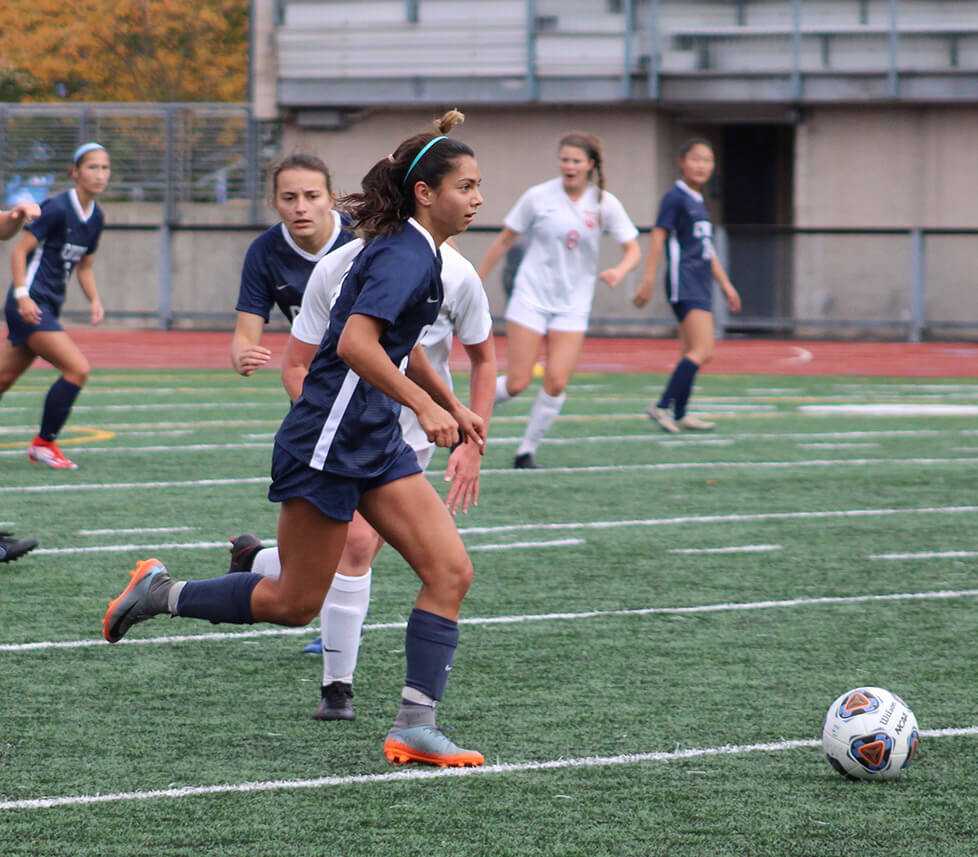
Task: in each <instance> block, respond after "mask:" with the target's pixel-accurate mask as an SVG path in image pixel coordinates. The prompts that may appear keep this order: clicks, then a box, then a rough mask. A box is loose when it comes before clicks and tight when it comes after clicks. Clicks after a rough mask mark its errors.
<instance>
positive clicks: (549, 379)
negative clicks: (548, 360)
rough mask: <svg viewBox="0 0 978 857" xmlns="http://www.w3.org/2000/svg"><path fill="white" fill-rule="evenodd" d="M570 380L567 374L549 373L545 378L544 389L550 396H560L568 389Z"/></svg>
mask: <svg viewBox="0 0 978 857" xmlns="http://www.w3.org/2000/svg"><path fill="white" fill-rule="evenodd" d="M569 382H570V379H569V378H568V377H567V376H566V375H547V376H546V377H545V378H544V379H543V389H544V392H545V393H546V394H547V395H548V396H559V395H560V394H561V393H563V392H564V390H566V389H567V384H568V383H569Z"/></svg>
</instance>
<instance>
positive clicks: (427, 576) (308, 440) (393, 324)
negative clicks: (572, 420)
mask: <svg viewBox="0 0 978 857" xmlns="http://www.w3.org/2000/svg"><path fill="white" fill-rule="evenodd" d="M462 118H463V117H462V115H461V114H460V113H458V112H457V111H450V112H448V113H446V114H445V115H444V116H442V117H441V119H440V120H439V122H438V128H439V131H440V132H441V133H439V134H438V135H437V136H436V135H433V134H430V133H426V134H419V135H416V136H414V137H410V138H409V139H407V140H405V141H403V142H402V143H401V144H400V145H399V146H398V147H397V148H396V149H395V150H394V153H393V154H392V155H390V156H388V157H386V158H384V159H383V160H381V161H379V162H378V163H376V164H375V165H374V166H373V167H372V168H371V169H370V171H369V172H368V173H367V175H366V176H365V177H364V179H363V182H362V185H363V190H362V192H361V193H358V194H353V195H351V196H349V197H347V198H346V199H345V200H344V201H343V202H344V205H345V206H346V208H347V210H348V211H349V212H350V215H351V219H352V221H353V223H354V225H355V226H356V228H357V229H358V231H359V232H360V234H362V235H363V236H364V238H365V239H366V240H367V246H366V247H365V248H364V250H363V252H361V253H360V255H359V256H357V258H356V260H355V261H354V263H353V265H352V266H351V267H350V270H349V271H348V273H347V275H346V277H345V279H344V281H343V287H342V290H341V291H340V294H339V297H338V298H337V300H336V303H335V304H334V305H333V308H332V311H331V313H330V325H329V332H328V334H327V336H326V339H325V340H324V342H323V344H322V347H321V348H320V349H319V351H318V352H317V354H316V357H315V359H314V360H313V361H312V364H311V365H310V367H309V374H308V375H307V376H306V378H305V381H304V383H303V388H302V395H301V396H300V397H299V400H298V401H297V402H296V403H295V404H294V405H293V407H292V409H291V410H290V411H289V413H288V415H287V416H286V418H285V420H284V421H283V423H282V426H281V428H280V429H279V431H278V434H277V435H276V442H275V452H274V455H273V459H272V485H271V487H270V489H269V498H270V499H271V500H273V501H275V502H281V503H282V511H281V513H280V516H279V527H278V548H279V553H280V556H281V560H282V574H281V576H280V577H278V578H277V579H272V578H267V577H262V576H261V575H259V574H254V573H243V574H224V575H221V576H219V577H216V578H212V579H209V580H190V581H186V582H182V581H181V582H178V581H175V580H173V579H172V578H171V577H170V575H169V573H168V572H167V570H166V568H165V567H164V566H163V564H162V563H160V562H159V560H155V559H149V560H144V561H142V562H140V563H138V564H137V565H136V567H135V568H134V569H133V571H132V573H131V577H130V581H129V585H128V586H127V587H126V588H125V590H123V592H122V593H121V594H120V595H119V596H118V597H116V598H114V599H113V600H112V601H111V602H110V604H109V606H108V609H107V610H106V612H105V615H104V617H103V620H102V633H103V636H104V637H105V639H107V640H108V641H109V642H117V641H118V640H120V639H121V638H122V637H123V635H124V634H125V633H126V631H128V630H129V628H130V627H131V626H132V625H133V624H134V623H136V622H140V621H143V620H144V619H148V618H150V617H151V616H154V615H157V614H160V613H169V614H171V615H174V616H188V617H194V618H200V619H208V620H210V621H214V622H234V623H251V622H275V623H278V624H282V625H293V626H295V625H300V626H301V625H305V624H307V623H308V622H309V621H310V620H311V619H312V618H313V617H314V616H315V615H316V614H317V613H318V612H319V609H320V607H321V606H322V603H323V598H324V597H325V595H326V592H327V590H328V589H329V586H330V583H331V580H332V577H333V573H334V572H335V570H336V567H337V565H338V563H339V559H340V555H341V554H342V552H343V547H344V545H345V543H346V535H347V529H348V526H349V521H350V519H351V518H352V517H353V512H354V511H355V510H359V511H360V513H361V514H362V515H363V516H364V518H366V520H367V521H368V523H370V525H371V526H372V527H373V528H374V529H375V530H377V532H378V533H379V534H380V536H381V538H383V539H384V540H385V541H387V542H389V543H390V544H391V545H393V547H394V548H395V549H396V550H397V551H398V552H399V553H400V554H401V555H402V556H403V557H404V558H405V559H406V560H407V561H408V563H409V564H410V565H411V567H412V568H413V569H414V570H415V572H416V573H417V574H418V576H419V577H420V578H421V590H420V592H419V593H418V597H417V600H416V602H415V607H414V610H413V611H412V612H411V616H410V618H409V620H408V627H407V633H406V637H405V652H406V656H407V676H406V680H405V684H404V689H403V690H402V692H401V705H400V709H399V710H398V714H397V718H396V719H395V721H394V726H393V728H392V729H391V731H390V732H389V733H388V735H387V739H386V740H385V743H384V755H385V756H386V758H387V759H388V760H389V761H390V762H392V763H395V764H398V763H404V762H409V761H418V762H426V763H429V764H435V765H442V766H444V765H452V766H461V765H481V764H483V761H484V760H483V756H482V754H481V753H478V752H475V751H473V750H464V749H462V748H460V747H457V746H456V745H455V744H454V743H452V742H451V741H450V740H449V739H448V738H447V737H445V735H444V734H443V733H442V732H441V730H439V729H438V727H437V726H436V725H435V706H436V704H437V701H438V700H439V699H441V697H442V694H443V693H444V690H445V686H446V683H447V680H448V675H449V672H450V670H451V666H452V661H453V659H454V653H455V648H456V646H457V644H458V616H459V611H460V608H461V603H462V599H463V598H464V597H465V593H466V592H467V590H468V588H469V585H470V584H471V581H472V564H471V562H470V561H469V558H468V556H467V554H466V552H465V547H464V545H463V544H462V540H461V538H460V537H459V534H458V531H457V530H456V528H455V522H454V521H453V519H452V516H451V514H450V513H449V512H448V510H447V509H446V508H445V506H444V504H443V503H442V502H441V500H440V499H439V497H438V494H437V493H436V492H435V490H434V488H432V486H431V485H430V483H429V482H428V481H427V479H425V477H424V476H423V475H422V474H421V468H420V466H419V465H418V459H417V456H416V455H415V454H414V451H413V450H412V449H411V448H410V447H409V446H407V444H405V443H404V441H403V439H402V438H401V433H400V429H399V426H398V423H397V420H398V413H399V410H400V409H399V407H398V404H397V403H398V402H399V403H400V404H402V405H406V406H407V407H409V408H410V409H411V410H413V411H414V412H415V414H417V416H418V422H419V423H420V424H421V427H422V429H423V430H424V432H425V435H426V436H427V438H428V439H429V440H430V441H432V442H434V443H435V444H437V445H438V446H445V447H448V446H454V445H455V443H456V442H457V441H458V440H459V438H460V436H461V438H462V439H463V440H464V441H465V442H467V443H475V444H477V445H478V446H479V447H480V448H481V447H482V446H483V444H484V429H483V423H482V420H481V419H480V418H479V417H478V416H477V415H476V414H474V413H472V412H471V411H469V410H468V408H466V407H465V406H464V405H462V404H461V403H460V402H459V401H458V399H456V398H455V397H454V396H453V395H452V393H451V391H450V390H448V388H447V387H446V385H445V384H444V382H443V381H441V379H439V378H438V376H437V374H436V373H435V372H434V371H433V370H432V368H431V365H430V364H429V363H428V361H427V359H426V358H425V356H424V350H423V349H422V348H420V347H418V346H417V342H418V339H419V338H420V336H421V333H422V332H423V330H424V328H425V327H426V326H427V325H430V324H433V323H434V322H435V321H436V320H437V318H438V313H439V310H440V309H441V304H442V300H443V289H442V284H441V276H440V273H441V255H440V254H439V252H438V247H439V245H440V244H441V243H442V242H443V241H444V240H445V239H446V238H448V237H450V236H451V235H455V234H457V233H459V232H462V231H464V230H465V229H466V228H467V227H468V225H469V223H470V222H471V221H472V218H473V217H475V213H476V211H477V210H478V208H479V206H480V205H481V204H482V196H481V194H480V192H479V183H480V176H479V168H478V165H477V163H476V160H475V155H474V153H473V151H472V149H470V148H469V147H468V146H466V145H465V144H464V143H460V142H457V141H454V140H451V139H449V138H448V137H447V136H446V135H447V132H448V131H449V130H451V128H453V127H454V126H455V125H456V124H457V123H458V122H459V121H461V119H462ZM409 356H410V357H411V360H410V363H409V364H408V368H407V372H406V374H402V373H401V372H400V371H399V370H398V367H399V366H401V365H402V364H403V362H404V361H405V360H406V359H407V358H408V357H409ZM416 381H417V382H419V383H416Z"/></svg>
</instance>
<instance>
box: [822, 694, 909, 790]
mask: <svg viewBox="0 0 978 857" xmlns="http://www.w3.org/2000/svg"><path fill="white" fill-rule="evenodd" d="M918 746H920V733H919V731H918V729H917V718H916V717H914V714H913V712H912V711H911V710H910V708H909V706H908V705H907V703H905V702H904V701H903V700H902V699H900V697H899V696H897V695H896V694H895V693H890V691H888V690H884V689H883V688H881V687H857V688H854V689H853V690H849V691H846V692H845V693H844V694H842V696H840V697H839V698H838V699H837V700H836V701H835V702H833V703H832V705H831V707H830V708H829V710H828V712H827V713H826V715H825V721H824V722H823V724H822V749H823V750H824V751H825V757H826V758H827V759H828V760H829V764H830V765H831V766H832V767H833V768H835V770H836V771H838V772H839V773H840V774H842V776H844V777H849V778H855V779H860V780H895V779H896V778H897V777H899V776H900V774H902V773H903V771H904V769H905V768H906V767H907V766H908V765H909V764H910V763H911V762H912V761H913V758H914V756H915V755H916V754H917V748H918Z"/></svg>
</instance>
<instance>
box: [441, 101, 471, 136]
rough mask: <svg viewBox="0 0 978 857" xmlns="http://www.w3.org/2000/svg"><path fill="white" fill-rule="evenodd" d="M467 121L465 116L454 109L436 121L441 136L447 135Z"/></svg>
mask: <svg viewBox="0 0 978 857" xmlns="http://www.w3.org/2000/svg"><path fill="white" fill-rule="evenodd" d="M464 121H465V114H464V113H463V112H462V111H461V110H457V109H455V108H454V107H453V108H452V109H451V110H448V111H446V112H445V113H443V114H442V115H441V116H440V117H438V118H437V119H436V120H435V127H436V128H437V129H438V133H439V134H447V133H448V132H449V131H451V130H452V128H454V127H455V126H456V125H461V124H462V123H463V122H464Z"/></svg>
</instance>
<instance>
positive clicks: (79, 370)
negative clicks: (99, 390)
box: [63, 360, 92, 387]
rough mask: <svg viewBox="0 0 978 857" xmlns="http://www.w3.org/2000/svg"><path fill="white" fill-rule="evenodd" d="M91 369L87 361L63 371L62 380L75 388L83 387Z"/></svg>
mask: <svg viewBox="0 0 978 857" xmlns="http://www.w3.org/2000/svg"><path fill="white" fill-rule="evenodd" d="M91 371H92V367H91V365H90V364H89V362H88V361H87V360H85V361H84V362H82V363H79V364H77V365H76V366H72V367H71V368H69V369H67V370H65V372H64V373H63V374H64V379H65V380H66V381H70V382H71V383H72V384H74V385H75V386H76V387H84V386H85V384H87V383H88V376H89V375H90V374H91Z"/></svg>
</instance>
